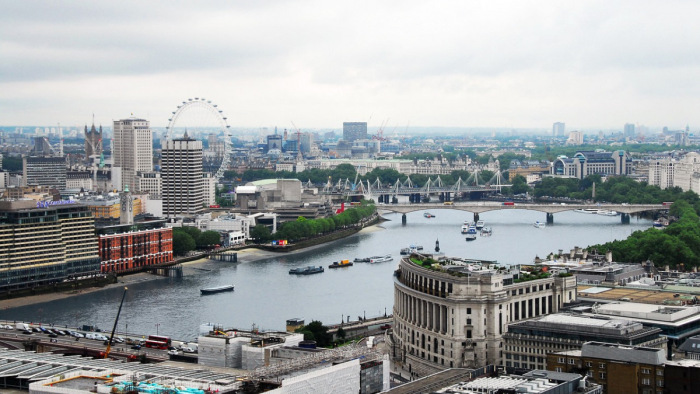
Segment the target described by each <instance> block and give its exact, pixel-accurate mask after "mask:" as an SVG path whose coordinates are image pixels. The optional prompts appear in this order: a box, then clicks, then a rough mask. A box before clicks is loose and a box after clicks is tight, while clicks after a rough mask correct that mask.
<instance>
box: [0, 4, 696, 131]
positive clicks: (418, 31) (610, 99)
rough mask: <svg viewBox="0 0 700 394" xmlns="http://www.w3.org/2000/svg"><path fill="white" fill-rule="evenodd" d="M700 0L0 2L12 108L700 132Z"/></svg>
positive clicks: (50, 119) (29, 117) (4, 79)
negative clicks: (199, 109)
mask: <svg viewBox="0 0 700 394" xmlns="http://www.w3.org/2000/svg"><path fill="white" fill-rule="evenodd" d="M699 56H700V2H698V1H668V0H667V1H644V0H637V1H609V0H608V1H577V2H570V1H509V2H503V1H493V0H489V1H468V0H462V1H425V0H419V1H412V0H402V1H376V0H374V1H349V2H344V1H328V0H326V1H221V2H211V1H163V2H158V1H123V0H120V1H83V2H78V1H24V0H23V1H15V0H0V124H1V125H55V124H57V123H59V122H60V123H61V124H62V125H71V126H74V125H80V124H85V123H90V122H91V119H92V114H93V113H94V114H95V120H96V123H102V124H105V125H107V124H111V121H112V120H113V119H120V118H125V117H129V116H130V114H131V113H134V115H137V116H140V117H145V118H147V119H148V120H150V121H151V124H152V125H154V126H165V125H166V124H167V120H168V117H169V115H170V113H171V112H172V111H174V110H175V109H176V106H177V105H178V104H179V103H180V102H181V101H183V100H186V99H187V98H189V97H206V98H207V99H211V100H212V101H214V102H216V103H217V104H218V105H219V107H220V108H221V109H223V110H224V112H225V113H226V114H227V115H228V119H229V124H231V126H232V127H234V126H244V127H251V128H257V127H274V126H278V127H280V128H290V127H291V122H294V123H295V124H296V125H297V126H299V127H300V128H302V129H304V128H336V129H340V128H342V122H343V121H369V123H370V125H379V124H380V123H382V122H384V121H385V120H386V119H388V128H394V127H399V128H405V127H406V125H408V124H410V125H411V126H412V127H413V126H451V127H515V128H517V127H528V128H533V127H534V128H544V129H550V130H551V127H552V123H553V122H555V121H563V122H566V124H567V130H572V129H574V128H580V129H595V128H606V129H609V128H613V129H621V128H622V126H623V124H624V123H627V122H630V123H636V124H644V125H648V126H652V127H657V126H664V125H666V126H669V127H670V128H683V127H685V125H686V124H690V127H691V130H700V60H699V59H698V57H699Z"/></svg>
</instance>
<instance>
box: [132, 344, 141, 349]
mask: <svg viewBox="0 0 700 394" xmlns="http://www.w3.org/2000/svg"><path fill="white" fill-rule="evenodd" d="M131 348H132V349H134V350H140V349H141V345H134V346H132V347H131Z"/></svg>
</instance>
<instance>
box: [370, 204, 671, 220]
mask: <svg viewBox="0 0 700 394" xmlns="http://www.w3.org/2000/svg"><path fill="white" fill-rule="evenodd" d="M669 208H670V205H664V204H557V203H553V204H537V203H518V202H516V203H504V202H493V201H479V202H447V203H432V204H431V203H409V204H379V205H378V206H377V210H379V211H385V212H397V213H401V214H403V216H402V218H401V221H402V222H403V223H406V214H407V213H409V212H415V211H425V210H437V209H450V210H458V211H465V212H471V213H473V214H474V220H475V221H476V220H479V214H480V213H483V212H488V211H497V210H508V209H525V210H530V211H539V212H544V213H545V214H546V218H547V223H554V214H555V213H558V212H564V211H576V210H601V211H615V212H617V213H619V214H620V220H621V221H622V223H629V220H630V214H633V213H638V212H645V211H660V210H668V209H669Z"/></svg>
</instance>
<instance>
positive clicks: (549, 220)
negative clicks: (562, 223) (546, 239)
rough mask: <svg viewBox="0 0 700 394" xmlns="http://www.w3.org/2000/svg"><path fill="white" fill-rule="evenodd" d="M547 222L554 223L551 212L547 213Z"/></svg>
mask: <svg viewBox="0 0 700 394" xmlns="http://www.w3.org/2000/svg"><path fill="white" fill-rule="evenodd" d="M547 224H554V214H553V213H548V214H547Z"/></svg>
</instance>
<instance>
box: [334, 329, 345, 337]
mask: <svg viewBox="0 0 700 394" xmlns="http://www.w3.org/2000/svg"><path fill="white" fill-rule="evenodd" d="M336 334H337V335H338V338H340V339H345V335H346V334H345V330H343V327H338V332H337V333H336Z"/></svg>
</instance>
